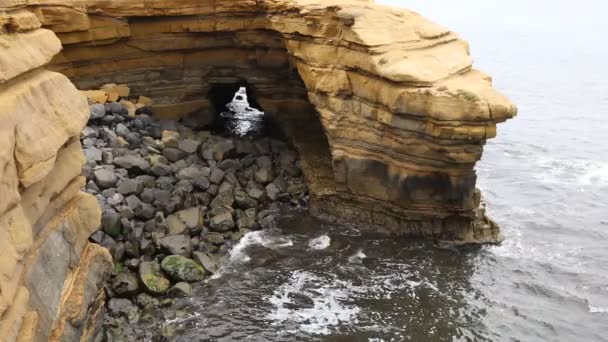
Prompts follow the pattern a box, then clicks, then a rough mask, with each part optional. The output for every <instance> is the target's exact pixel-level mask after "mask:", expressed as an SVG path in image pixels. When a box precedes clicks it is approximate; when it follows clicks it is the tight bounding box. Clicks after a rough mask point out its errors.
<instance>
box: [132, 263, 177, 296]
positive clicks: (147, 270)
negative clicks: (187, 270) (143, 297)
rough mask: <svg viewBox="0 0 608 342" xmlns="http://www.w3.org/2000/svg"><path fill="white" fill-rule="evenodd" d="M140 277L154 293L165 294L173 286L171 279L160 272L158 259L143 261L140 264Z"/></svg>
mask: <svg viewBox="0 0 608 342" xmlns="http://www.w3.org/2000/svg"><path fill="white" fill-rule="evenodd" d="M139 279H140V280H141V282H142V284H143V285H144V286H145V287H146V289H147V290H148V291H149V292H151V293H153V294H163V293H165V292H167V290H168V289H169V286H171V283H170V282H169V280H168V279H167V278H165V277H164V276H163V275H162V273H161V272H160V265H159V264H158V263H157V262H156V261H149V262H142V263H141V264H140V265H139Z"/></svg>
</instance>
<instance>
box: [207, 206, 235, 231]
mask: <svg viewBox="0 0 608 342" xmlns="http://www.w3.org/2000/svg"><path fill="white" fill-rule="evenodd" d="M209 225H210V227H211V229H212V230H214V231H218V232H225V231H229V230H232V229H233V228H234V227H235V224H234V219H233V217H232V213H231V212H230V211H228V210H227V209H224V208H220V209H219V210H218V211H217V214H216V215H214V216H213V217H211V220H210V222H209Z"/></svg>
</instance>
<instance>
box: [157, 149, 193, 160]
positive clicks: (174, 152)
mask: <svg viewBox="0 0 608 342" xmlns="http://www.w3.org/2000/svg"><path fill="white" fill-rule="evenodd" d="M163 156H165V158H167V159H168V160H169V161H170V162H176V161H178V160H182V159H184V158H186V157H187V156H188V153H186V152H184V151H182V150H180V149H177V148H171V147H169V148H165V149H164V150H163Z"/></svg>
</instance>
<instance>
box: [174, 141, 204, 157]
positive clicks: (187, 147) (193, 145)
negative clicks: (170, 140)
mask: <svg viewBox="0 0 608 342" xmlns="http://www.w3.org/2000/svg"><path fill="white" fill-rule="evenodd" d="M200 145H201V143H200V141H196V140H193V139H183V140H180V141H179V142H178V145H177V148H179V149H180V150H182V151H184V152H186V153H189V154H192V153H195V152H196V151H198V147H199V146H200Z"/></svg>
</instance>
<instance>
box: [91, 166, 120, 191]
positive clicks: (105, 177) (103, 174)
mask: <svg viewBox="0 0 608 342" xmlns="http://www.w3.org/2000/svg"><path fill="white" fill-rule="evenodd" d="M93 175H94V176H95V182H96V183H97V185H98V186H99V187H100V188H102V189H108V188H111V187H113V186H115V185H116V182H117V181H118V177H116V174H115V173H114V172H113V171H110V170H106V169H99V170H96V171H94V172H93Z"/></svg>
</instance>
